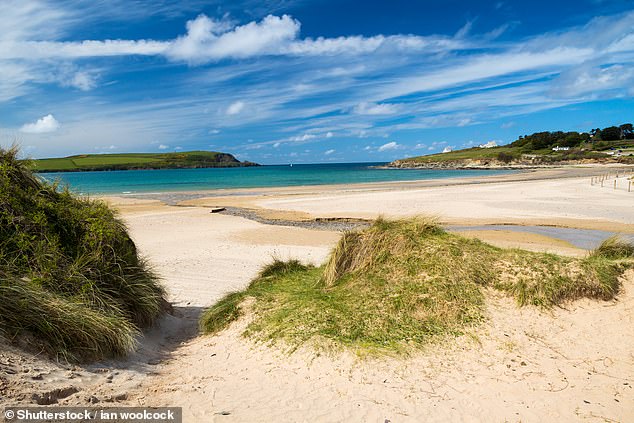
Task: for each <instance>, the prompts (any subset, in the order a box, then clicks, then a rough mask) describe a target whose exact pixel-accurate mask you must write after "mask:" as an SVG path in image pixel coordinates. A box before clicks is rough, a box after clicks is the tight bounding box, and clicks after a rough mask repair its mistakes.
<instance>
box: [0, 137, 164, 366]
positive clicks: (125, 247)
mask: <svg viewBox="0 0 634 423" xmlns="http://www.w3.org/2000/svg"><path fill="white" fill-rule="evenodd" d="M27 166H28V163H25V162H21V161H18V160H17V149H15V148H14V149H10V150H8V151H3V150H0V278H1V284H0V330H1V331H2V332H4V333H5V336H9V337H12V338H16V337H20V335H22V334H31V335H33V336H34V337H35V338H37V339H39V340H40V341H41V342H42V344H43V345H44V347H45V348H46V349H48V350H49V352H51V353H52V354H56V355H58V356H64V357H67V358H69V359H73V360H83V359H97V358H101V357H107V356H120V355H123V354H125V353H126V352H128V351H130V350H131V349H132V348H133V347H134V336H135V334H136V333H137V332H138V330H139V329H140V328H143V327H147V326H149V325H151V324H152V323H154V321H155V320H156V318H157V317H158V316H159V315H160V313H161V312H162V311H163V310H164V309H165V307H166V302H165V300H164V298H163V297H164V292H163V288H162V287H161V285H160V284H159V283H158V278H157V277H156V275H155V274H154V273H153V272H152V270H151V269H150V268H149V266H148V265H147V263H146V262H145V261H144V260H143V259H142V258H140V257H139V255H138V253H137V250H136V247H135V245H134V242H133V241H132V239H131V238H130V236H129V235H128V232H127V229H126V227H125V225H124V224H123V223H122V222H121V221H120V220H119V219H118V218H117V216H116V215H115V213H114V212H113V211H112V210H111V209H110V208H108V206H107V205H106V204H105V203H103V202H101V201H95V200H91V199H88V198H78V197H76V196H74V195H73V194H72V193H70V192H69V191H68V190H60V189H58V187H57V186H55V185H49V184H47V183H45V182H43V181H41V180H40V179H39V178H37V177H36V176H34V175H33V173H32V172H31V170H29V168H28V167H27Z"/></svg>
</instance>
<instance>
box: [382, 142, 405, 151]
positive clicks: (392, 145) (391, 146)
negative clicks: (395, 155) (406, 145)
mask: <svg viewBox="0 0 634 423" xmlns="http://www.w3.org/2000/svg"><path fill="white" fill-rule="evenodd" d="M398 148H401V145H400V144H397V143H396V142H395V141H392V142H388V143H387V144H383V145H382V146H380V147H379V151H380V152H383V151H389V150H396V149H398Z"/></svg>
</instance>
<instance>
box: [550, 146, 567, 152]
mask: <svg viewBox="0 0 634 423" xmlns="http://www.w3.org/2000/svg"><path fill="white" fill-rule="evenodd" d="M568 150H570V147H560V146H558V145H556V146H555V147H553V151H568Z"/></svg>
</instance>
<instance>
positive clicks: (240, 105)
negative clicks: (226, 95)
mask: <svg viewBox="0 0 634 423" xmlns="http://www.w3.org/2000/svg"><path fill="white" fill-rule="evenodd" d="M242 109H244V102H243V101H236V102H234V103H231V104H230V105H229V107H227V114H228V115H237V114H238V113H240V112H241V111H242Z"/></svg>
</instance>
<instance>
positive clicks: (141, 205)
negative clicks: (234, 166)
mask: <svg viewBox="0 0 634 423" xmlns="http://www.w3.org/2000/svg"><path fill="white" fill-rule="evenodd" d="M544 172H545V173H542V174H541V175H542V176H541V177H538V175H535V174H534V173H527V174H517V175H505V176H495V177H491V178H479V179H478V180H470V181H465V180H462V181H459V180H454V181H434V182H429V181H427V182H419V183H405V184H384V185H373V184H368V185H358V186H332V187H300V188H289V189H273V188H270V189H263V190H261V191H257V190H256V191H255V192H251V193H246V192H241V191H236V192H239V193H240V194H241V195H238V196H235V195H234V196H231V195H229V196H227V195H219V194H221V193H220V192H210V193H197V194H196V195H195V196H194V197H197V198H194V199H191V198H192V197H189V198H190V199H188V200H187V198H188V197H187V194H178V195H173V196H172V197H169V195H167V194H166V195H164V196H163V197H162V198H167V197H169V198H170V202H171V203H176V204H178V206H168V205H165V204H163V203H161V202H160V201H158V200H156V199H152V198H150V197H149V196H146V198H145V199H139V198H130V197H127V198H116V197H111V198H108V201H109V202H110V203H111V204H113V205H115V206H116V207H117V208H118V209H119V210H120V211H121V213H122V217H123V218H124V220H125V221H126V223H127V224H128V226H129V227H130V229H131V233H132V236H133V238H134V240H135V242H136V243H137V246H138V248H139V250H140V251H141V253H142V254H144V255H145V256H147V257H148V258H149V260H150V262H151V264H153V265H154V268H155V270H156V272H157V273H158V274H159V275H160V276H161V277H162V278H163V283H164V285H165V286H166V289H167V291H168V294H169V299H170V300H171V301H172V302H174V305H175V314H174V316H168V317H166V318H165V319H164V320H163V321H162V322H161V323H160V326H159V327H158V328H156V329H154V330H152V331H151V332H150V333H148V334H147V335H146V336H145V337H144V338H143V339H142V341H141V348H140V350H139V351H138V352H137V353H136V354H134V355H132V356H131V357H130V358H129V359H128V360H124V361H116V362H108V363H98V364H96V365H93V366H87V367H80V368H75V369H74V370H70V369H64V368H63V367H55V366H51V365H43V364H42V363H40V362H37V361H33V362H32V361H29V360H36V359H35V358H28V359H27V360H26V361H24V360H23V361H22V362H19V361H16V360H14V361H13V362H12V364H8V365H9V366H10V368H11V369H14V370H16V375H17V376H15V375H14V376H12V377H11V379H10V380H9V382H8V383H7V384H6V385H5V386H6V389H5V391H4V392H8V393H10V394H11V395H14V398H16V397H19V395H20V394H19V392H23V393H24V401H28V395H27V394H26V393H25V392H29V393H30V392H42V391H45V390H52V389H54V388H64V387H69V386H74V387H76V388H78V389H79V390H78V391H76V392H75V393H73V394H70V395H68V396H67V397H66V398H64V399H60V400H59V403H60V404H87V403H88V402H89V401H90V398H92V397H95V398H97V399H98V400H99V401H101V402H105V401H112V402H113V403H116V404H121V405H124V404H125V405H155V406H159V405H172V406H174V405H179V406H183V407H184V414H185V421H193V422H199V421H200V422H203V421H205V422H206V421H220V420H222V421H298V420H299V421H301V420H310V421H345V420H348V421H351V420H353V421H360V420H363V421H385V420H389V421H394V422H396V421H421V420H425V421H455V420H467V421H468V420H469V419H471V420H474V421H483V420H486V421H522V422H533V421H535V422H538V421H539V422H541V421H551V420H560V421H586V420H589V421H604V420H608V421H610V420H614V421H629V420H632V419H633V418H634V415H633V414H632V413H633V412H634V410H632V408H631V407H630V403H629V402H628V398H631V396H632V389H633V388H632V385H631V380H632V379H634V360H633V357H632V355H631V351H632V350H634V334H633V333H632V332H631V331H627V330H624V328H625V327H629V325H631V324H632V323H634V322H633V321H632V318H633V317H632V316H634V295H633V293H634V274H632V273H631V272H629V273H627V274H626V275H625V277H624V278H623V279H622V288H621V290H620V292H619V293H618V295H617V296H616V299H614V300H609V301H597V300H590V299H583V300H580V301H576V302H573V303H566V304H564V307H563V308H555V309H551V310H545V309H541V308H539V307H532V306H531V307H523V308H518V307H517V305H516V304H515V302H514V300H513V299H511V298H509V297H507V296H506V295H502V294H500V293H496V292H495V291H493V290H488V289H487V290H485V291H484V293H483V304H484V305H485V309H484V310H485V312H484V316H485V317H486V321H485V322H484V323H483V324H482V325H481V326H479V327H478V328H477V329H476V330H475V331H474V332H472V333H471V334H470V335H469V336H464V337H457V338H454V339H452V340H450V341H448V342H446V343H443V344H440V345H431V346H429V347H427V348H425V349H423V350H422V351H420V352H416V353H414V354H411V355H409V356H405V357H400V358H389V357H388V358H385V357H384V358H370V359H360V358H359V357H358V356H356V355H354V354H351V353H349V352H345V351H344V352H334V353H326V354H323V353H321V354H315V351H314V350H311V349H310V348H305V347H300V348H299V349H298V350H297V351H296V352H295V353H293V354H292V355H290V356H288V355H286V353H285V352H284V351H283V349H281V348H278V347H273V348H271V347H269V346H267V345H266V343H261V344H254V343H253V342H252V341H251V340H249V339H248V338H244V337H242V336H241V335H242V333H243V331H244V330H245V329H246V328H247V327H248V325H249V324H250V323H251V322H253V321H254V318H255V316H254V315H253V314H250V313H249V312H246V313H245V314H244V315H243V317H242V318H241V319H239V320H238V321H237V322H234V324H232V325H231V326H229V328H228V329H227V330H225V331H223V332H221V333H220V334H219V335H217V336H214V337H210V336H203V337H197V336H196V334H197V319H198V317H199V316H200V314H201V313H202V312H203V310H205V309H206V308H207V307H209V306H210V305H211V304H213V303H214V302H215V301H218V300H219V299H220V298H222V297H223V295H225V294H226V293H228V292H231V291H235V290H240V289H244V288H245V287H246V286H247V285H248V284H249V283H250V281H251V280H253V279H254V278H255V277H256V276H257V274H258V272H259V270H260V269H261V267H262V266H264V265H265V264H267V263H270V262H271V260H272V258H273V257H278V258H279V259H281V260H287V259H291V258H295V259H298V260H300V261H301V262H302V263H309V264H313V265H315V266H319V265H320V264H322V263H324V262H325V261H326V259H327V256H328V253H329V251H330V249H331V248H332V247H334V246H335V245H336V243H337V242H338V241H339V239H340V236H341V234H340V233H337V232H333V231H328V230H317V229H311V228H310V227H306V228H302V227H291V226H284V225H282V226H278V225H267V224H263V223H258V222H255V221H253V220H248V219H245V218H243V217H239V216H232V215H226V214H221V213H220V214H218V213H213V214H212V213H210V209H209V208H210V207H223V206H234V207H241V208H248V209H251V210H254V211H256V212H257V213H259V214H260V215H262V216H266V217H267V218H270V219H285V220H289V221H290V220H304V221H310V220H312V219H314V218H335V217H347V218H362V219H372V218H375V217H376V216H378V215H384V216H388V217H407V216H413V215H419V214H434V215H437V216H439V218H440V219H441V221H442V222H444V223H452V224H462V225H482V224H487V223H515V224H541V225H559V226H565V227H581V228H589V229H602V230H606V231H620V232H623V233H634V207H632V205H633V204H634V192H631V193H628V192H627V190H626V189H623V188H622V186H621V187H620V189H617V190H614V189H612V188H611V187H609V186H608V185H606V186H604V187H603V188H602V187H600V186H597V185H594V186H592V185H591V184H590V175H591V174H592V173H594V174H596V175H598V174H601V173H604V172H606V170H605V169H594V170H592V169H590V170H581V171H579V170H573V171H572V172H573V173H566V172H568V171H566V170H564V171H544ZM558 172H560V173H558ZM574 172H580V173H574ZM562 176H567V177H564V178H562ZM249 191H254V190H249ZM223 194H226V192H223ZM205 195H206V197H205ZM180 200H186V201H180ZM475 235H477V236H478V237H479V238H481V239H483V240H484V241H487V242H489V243H491V244H493V245H498V246H501V247H521V248H526V249H529V250H533V251H549V252H553V253H560V254H565V255H566V256H576V257H581V258H583V257H585V255H586V254H587V252H586V251H584V250H580V249H579V248H575V247H574V246H573V245H570V244H568V243H565V242H563V241H561V240H556V239H552V238H548V237H545V236H533V235H531V234H526V233H513V232H509V231H503V232H502V231H496V230H488V231H487V230H479V231H478V232H477V234H475ZM451 239H453V238H451ZM10 353H11V352H6V351H5V352H2V354H3V355H2V357H11V356H10ZM3 363H4V361H3ZM16 363H18V364H16ZM20 363H21V364H20ZM3 365H4V364H3ZM20 366H23V367H24V368H30V369H31V373H25V372H22V371H21V370H22V367H20ZM36 367H37V368H39V369H41V370H39V371H37V372H34V371H33V370H32V369H33V368H36ZM34 373H43V375H42V380H36V379H31V377H30V376H31V375H33V374H34ZM29 395H30V394H29Z"/></svg>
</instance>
